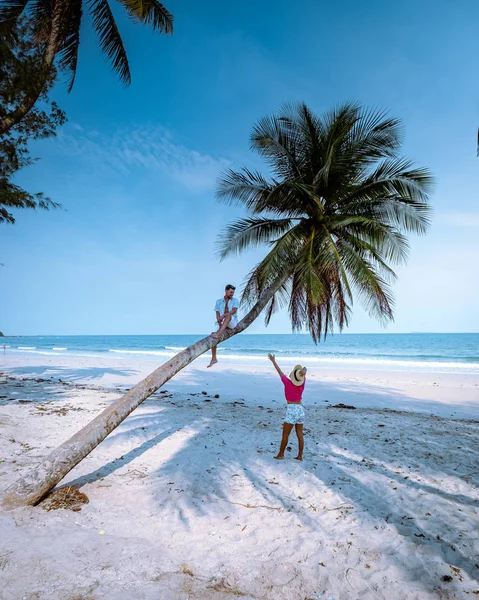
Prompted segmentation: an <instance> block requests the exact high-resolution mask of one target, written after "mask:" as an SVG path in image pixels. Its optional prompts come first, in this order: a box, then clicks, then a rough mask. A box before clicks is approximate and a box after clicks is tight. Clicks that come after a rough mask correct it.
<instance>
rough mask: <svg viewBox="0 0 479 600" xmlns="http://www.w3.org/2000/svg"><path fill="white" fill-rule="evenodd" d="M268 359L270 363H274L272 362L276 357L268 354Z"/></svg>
mask: <svg viewBox="0 0 479 600" xmlns="http://www.w3.org/2000/svg"><path fill="white" fill-rule="evenodd" d="M268 358H269V360H270V361H271V362H272V363H274V361H275V360H276V357H275V355H274V354H268Z"/></svg>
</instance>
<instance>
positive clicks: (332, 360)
mask: <svg viewBox="0 0 479 600" xmlns="http://www.w3.org/2000/svg"><path fill="white" fill-rule="evenodd" d="M263 358H264V357H263V356H262V355H252V354H223V355H222V357H221V359H222V360H223V359H227V360H238V361H241V360H245V361H256V362H258V361H260V360H262V359H263ZM281 358H282V359H283V360H290V361H291V362H297V363H304V364H317V365H321V364H326V365H332V366H333V365H336V366H348V365H349V366H351V365H354V366H357V367H363V368H367V367H369V368H372V367H378V366H381V367H395V368H399V369H401V370H402V369H410V368H413V369H418V370H431V369H433V370H438V369H439V370H440V369H445V370H460V371H465V370H467V371H469V372H479V363H469V362H440V361H429V362H428V361H413V360H391V359H383V358H339V357H329V356H314V357H313V356H288V355H285V356H282V357H281Z"/></svg>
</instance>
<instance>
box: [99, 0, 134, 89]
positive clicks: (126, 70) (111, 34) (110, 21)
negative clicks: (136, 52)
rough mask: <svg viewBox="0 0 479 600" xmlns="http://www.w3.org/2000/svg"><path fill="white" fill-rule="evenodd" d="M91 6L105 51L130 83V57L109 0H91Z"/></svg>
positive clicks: (118, 72)
mask: <svg viewBox="0 0 479 600" xmlns="http://www.w3.org/2000/svg"><path fill="white" fill-rule="evenodd" d="M89 8H90V13H91V16H92V19H93V28H94V29H95V32H96V34H97V36H98V41H99V42H100V46H101V49H102V51H103V53H104V54H105V56H106V58H107V60H108V61H110V62H111V65H112V67H113V70H114V71H115V72H116V73H117V74H118V76H119V77H120V80H121V81H122V82H123V83H125V84H126V85H129V84H130V83H131V75H130V67H129V64H128V57H127V55H126V51H125V48H124V46H123V40H122V39H121V35H120V32H119V30H118V27H117V24H116V21H115V18H114V16H113V13H112V12H111V8H110V5H109V4H108V0H90V1H89Z"/></svg>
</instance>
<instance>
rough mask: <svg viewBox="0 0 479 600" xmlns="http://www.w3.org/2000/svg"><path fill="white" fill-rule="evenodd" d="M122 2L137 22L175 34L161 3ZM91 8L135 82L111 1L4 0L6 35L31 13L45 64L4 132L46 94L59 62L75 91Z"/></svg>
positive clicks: (105, 40) (106, 51) (1, 22)
mask: <svg viewBox="0 0 479 600" xmlns="http://www.w3.org/2000/svg"><path fill="white" fill-rule="evenodd" d="M119 2H120V4H122V6H123V8H124V9H125V10H126V12H127V14H128V16H129V18H130V19H131V20H132V21H133V22H134V23H143V24H145V25H148V26H150V27H152V28H153V29H154V30H155V31H159V32H160V33H172V32H173V17H172V15H171V14H170V13H169V12H168V11H167V9H166V8H165V7H164V6H163V4H160V3H159V2H158V1H157V0H119ZM85 10H88V12H89V13H90V17H91V21H92V24H93V28H94V30H95V33H96V35H97V38H98V42H99V44H100V47H101V50H102V53H103V55H104V56H105V57H106V58H107V60H108V61H109V62H110V63H111V65H112V68H113V70H114V71H115V73H117V75H118V76H119V78H120V80H121V81H122V82H123V83H125V84H127V85H128V84H129V83H130V81H131V75H130V67H129V64H128V56H127V53H126V50H125V47H124V45H123V40H122V38H121V35H120V32H119V30H118V27H117V24H116V21H115V18H114V16H113V13H112V10H111V7H110V5H109V3H108V0H90V1H88V2H85V1H84V0H2V5H1V6H0V36H2V37H3V38H4V39H7V40H8V39H11V38H12V37H13V35H14V33H13V31H14V27H15V24H16V23H17V22H18V20H19V19H20V18H21V16H22V14H23V13H27V14H28V18H29V20H31V22H32V24H33V29H34V33H35V40H36V44H37V45H40V46H41V47H42V50H43V61H42V65H41V68H40V71H39V74H38V77H36V78H35V80H34V81H32V82H31V86H30V89H29V90H28V93H26V94H25V96H24V98H23V100H22V101H21V102H20V104H18V106H17V107H16V108H15V109H14V110H13V111H11V112H9V113H7V114H4V115H1V116H2V118H1V120H0V134H2V133H5V132H6V131H8V130H9V129H10V128H11V127H13V126H14V125H15V124H16V123H18V122H19V121H20V120H21V119H22V118H23V117H24V116H25V115H26V114H27V113H28V111H29V110H30V109H31V108H32V106H33V105H34V104H35V102H36V101H37V99H38V97H39V96H40V94H41V93H42V90H43V88H44V85H45V82H46V80H47V78H48V74H49V72H50V70H51V68H52V66H53V65H54V63H55V61H57V63H58V67H59V69H60V70H63V71H66V72H67V74H68V90H69V91H70V90H71V89H72V87H73V83H74V81H75V74H76V69H77V61H78V48H79V46H80V28H81V24H82V17H83V13H84V11H85ZM0 114H1V113H0Z"/></svg>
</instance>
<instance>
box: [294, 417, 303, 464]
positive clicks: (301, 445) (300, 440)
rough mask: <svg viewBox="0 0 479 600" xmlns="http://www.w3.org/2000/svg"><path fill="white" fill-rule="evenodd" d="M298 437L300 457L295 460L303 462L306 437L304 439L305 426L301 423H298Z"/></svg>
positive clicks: (296, 426)
mask: <svg viewBox="0 0 479 600" xmlns="http://www.w3.org/2000/svg"><path fill="white" fill-rule="evenodd" d="M295 428H296V435H297V436H298V456H295V457H294V458H295V459H296V460H303V448H304V437H303V426H302V425H301V424H300V423H296V425H295Z"/></svg>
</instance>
